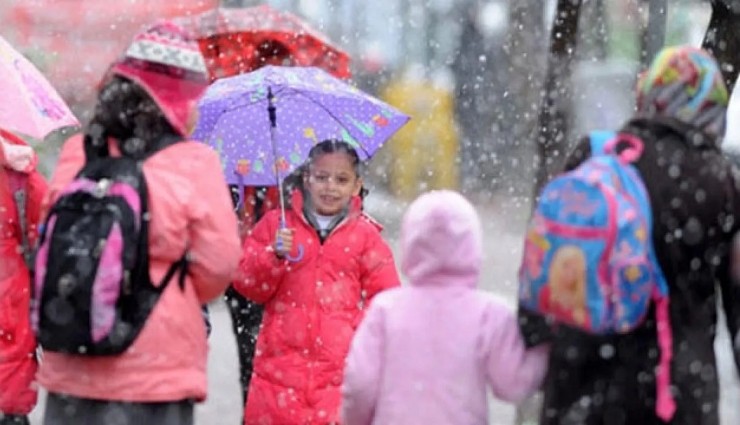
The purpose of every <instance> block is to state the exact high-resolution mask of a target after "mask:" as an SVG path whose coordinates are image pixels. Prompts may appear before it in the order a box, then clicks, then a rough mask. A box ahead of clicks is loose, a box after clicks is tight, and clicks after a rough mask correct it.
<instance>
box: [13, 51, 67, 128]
mask: <svg viewBox="0 0 740 425" xmlns="http://www.w3.org/2000/svg"><path fill="white" fill-rule="evenodd" d="M0 93H2V99H3V100H2V102H0V127H1V128H4V129H7V130H10V131H14V132H18V133H22V134H25V135H28V136H31V137H35V138H37V139H43V138H44V137H45V136H46V135H47V134H49V133H51V132H52V131H54V130H57V129H59V128H62V127H68V126H78V125H79V122H78V121H77V118H75V116H74V115H73V114H72V112H71V111H70V110H69V108H68V107H67V105H66V104H65V103H64V101H63V100H62V98H61V96H59V93H57V91H56V90H55V89H54V87H52V86H51V84H50V83H49V82H48V81H47V80H46V78H45V77H44V76H43V75H42V74H41V72H39V70H38V69H36V67H34V66H33V64H31V62H29V61H28V60H27V59H26V58H25V57H23V55H21V54H20V53H19V52H18V51H16V50H15V49H13V47H12V46H11V45H10V44H9V43H8V42H7V41H5V39H4V38H2V37H0Z"/></svg>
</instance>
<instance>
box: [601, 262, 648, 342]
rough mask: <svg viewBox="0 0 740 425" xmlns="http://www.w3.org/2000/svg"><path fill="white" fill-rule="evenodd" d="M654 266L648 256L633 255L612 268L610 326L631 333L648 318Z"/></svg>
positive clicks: (614, 264) (613, 264)
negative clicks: (646, 315)
mask: <svg viewBox="0 0 740 425" xmlns="http://www.w3.org/2000/svg"><path fill="white" fill-rule="evenodd" d="M651 270H652V269H651V264H650V262H649V260H648V259H647V258H646V257H645V256H633V257H629V258H626V259H624V260H621V261H615V262H613V263H612V265H611V279H612V282H614V284H613V285H612V286H611V288H612V291H613V292H614V293H613V294H611V297H609V299H610V300H612V305H613V309H612V315H611V317H610V319H609V320H610V322H611V327H612V328H613V329H614V330H615V331H616V332H629V331H631V330H632V329H634V328H635V327H637V326H638V325H639V324H640V323H642V320H643V319H644V318H645V314H646V313H647V311H648V309H649V306H650V305H649V304H650V302H651V299H652V295H653V294H652V288H653V286H652V285H651V284H650V283H651V279H652V271H651Z"/></svg>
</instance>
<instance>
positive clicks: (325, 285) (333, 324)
mask: <svg viewBox="0 0 740 425" xmlns="http://www.w3.org/2000/svg"><path fill="white" fill-rule="evenodd" d="M360 165H361V164H360V160H359V157H358V156H357V152H356V151H355V150H354V149H353V148H352V147H351V146H350V145H349V144H347V143H346V142H343V141H337V140H325V141H323V142H321V143H318V144H317V145H316V146H314V147H313V149H311V151H310V153H309V158H308V161H307V167H306V168H305V171H304V174H303V176H302V177H303V178H302V180H303V185H302V186H303V187H302V188H301V187H297V188H296V189H295V190H294V191H293V192H292V201H291V206H290V208H289V210H288V211H286V219H287V229H281V226H280V221H281V214H280V210H273V211H269V212H268V213H267V214H266V215H265V216H264V217H263V218H262V220H260V222H259V223H257V225H256V226H255V228H254V229H253V231H252V232H251V234H250V235H249V236H248V237H247V239H246V241H245V244H244V257H243V259H242V261H241V264H240V272H241V276H240V277H239V279H237V281H236V282H235V285H234V286H235V288H236V289H237V290H238V291H239V292H241V293H242V294H243V295H244V296H245V297H247V298H248V299H250V300H252V301H254V302H257V303H260V304H264V307H265V310H264V319H263V324H262V330H261V331H260V334H259V337H258V340H257V352H256V355H255V358H254V372H253V374H252V379H251V382H250V386H249V397H248V398H247V403H246V413H245V424H257V423H273V424H330V423H338V422H339V402H340V385H341V383H342V369H343V365H344V358H345V356H346V354H347V351H348V350H349V344H350V340H351V339H352V335H353V334H354V331H355V329H356V327H357V325H358V324H359V322H360V320H361V318H362V315H363V312H364V310H365V308H366V307H367V305H368V302H370V300H372V299H373V297H374V296H375V294H377V293H378V292H380V291H382V290H384V289H387V288H390V287H394V286H398V284H399V279H398V275H397V273H396V269H395V265H394V262H393V256H392V254H391V250H390V249H389V247H388V245H387V244H386V243H385V242H384V241H383V239H382V238H381V236H380V226H379V225H378V224H377V223H375V222H374V221H372V220H371V219H370V218H369V217H367V216H366V215H364V214H363V213H362V211H361V204H362V201H361V199H360V197H359V195H360V192H361V190H362V179H361V177H360Z"/></svg>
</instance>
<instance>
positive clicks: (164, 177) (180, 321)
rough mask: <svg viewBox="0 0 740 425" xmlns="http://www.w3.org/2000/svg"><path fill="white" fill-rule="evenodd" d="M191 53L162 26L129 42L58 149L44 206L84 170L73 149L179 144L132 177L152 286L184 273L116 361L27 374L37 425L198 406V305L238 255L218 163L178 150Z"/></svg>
mask: <svg viewBox="0 0 740 425" xmlns="http://www.w3.org/2000/svg"><path fill="white" fill-rule="evenodd" d="M157 52H159V54H157ZM162 52H169V53H170V55H169V56H168V55H163V54H162ZM199 55H200V51H199V50H198V47H197V45H196V44H195V42H194V41H193V40H192V39H190V38H189V36H188V35H187V34H185V33H183V32H182V30H180V29H179V28H178V27H176V26H174V25H170V24H161V23H160V24H155V25H153V26H151V27H149V28H148V29H147V30H145V31H144V32H143V33H139V34H137V35H136V36H135V38H134V42H133V43H132V45H131V46H130V47H129V49H128V50H127V51H126V54H124V55H123V57H121V58H120V59H118V60H117V61H116V62H115V63H114V64H113V65H112V67H111V69H110V71H109V74H108V75H107V76H106V77H105V79H104V81H103V84H102V86H101V89H100V91H99V93H98V102H97V105H96V107H95V112H94V114H93V117H92V120H91V122H90V124H89V125H88V127H87V130H86V134H84V135H79V136H76V137H73V138H72V139H70V140H68V141H67V142H66V143H65V144H64V147H63V148H62V152H61V155H60V157H59V163H58V164H57V167H56V170H55V172H54V177H53V178H52V180H51V184H50V191H49V195H48V196H47V199H48V205H51V204H53V203H54V202H55V201H56V200H57V199H58V198H59V197H60V196H61V192H62V191H63V190H64V188H65V187H67V186H68V184H69V182H70V181H72V179H73V178H74V176H75V175H76V174H77V172H78V171H79V170H80V168H82V166H83V164H84V163H85V148H86V147H87V146H85V145H84V144H83V143H84V142H83V141H84V139H88V138H89V139H88V140H90V141H91V142H92V143H91V145H92V146H105V145H106V144H107V147H108V148H109V149H111V154H112V155H118V154H122V155H126V154H130V153H132V152H133V153H135V152H136V148H145V149H148V148H153V147H154V146H156V143H157V141H159V140H162V139H164V138H170V139H173V138H174V139H179V140H181V141H179V142H177V143H175V144H174V145H173V146H171V147H169V148H167V149H164V150H161V151H159V152H157V153H156V154H154V155H152V156H151V157H149V158H148V159H146V160H145V161H143V163H142V167H143V173H144V175H145V176H146V181H147V190H148V193H149V196H148V199H147V200H148V203H149V214H150V220H149V227H148V232H149V233H148V239H149V271H150V274H151V277H152V280H153V281H154V282H162V281H163V277H164V275H165V273H166V271H167V270H168V269H170V267H172V264H173V262H176V261H177V260H178V257H180V256H181V255H182V254H183V253H184V252H186V251H187V253H188V272H187V274H186V275H185V277H184V280H183V282H182V286H181V285H179V284H178V285H174V284H170V285H168V286H167V287H166V288H165V290H164V291H163V293H162V296H161V298H160V299H159V300H158V301H157V303H156V305H155V306H154V308H153V310H152V312H151V314H150V315H149V317H148V318H147V322H146V324H145V325H144V327H143V328H142V330H141V332H140V333H139V334H138V336H137V337H136V339H135V340H134V341H133V343H132V345H131V346H130V347H128V348H127V349H126V351H124V352H123V353H121V354H118V355H114V356H84V355H74V354H64V353H59V352H51V351H45V352H44V361H43V362H42V363H41V365H40V367H39V373H38V379H39V382H40V384H41V385H42V386H44V387H45V388H46V389H47V390H48V392H49V395H48V398H47V400H46V409H45V412H44V422H43V423H44V425H71V424H74V425H77V424H103V423H106V424H111V423H127V424H131V423H140V424H159V425H169V424H177V425H190V424H192V423H193V415H194V403H195V402H200V401H203V400H205V398H206V394H207V377H206V357H207V353H208V345H207V342H206V328H205V326H204V324H203V317H202V313H201V306H202V305H203V304H206V303H207V302H209V301H210V300H212V299H215V298H216V297H218V296H219V295H220V294H221V293H222V292H223V291H224V290H225V289H226V286H227V285H228V283H229V280H230V279H231V277H232V276H233V274H234V270H235V268H236V265H237V263H238V260H239V254H240V249H239V248H240V247H239V238H238V236H237V223H236V217H235V216H234V214H233V212H232V210H231V207H230V202H229V194H228V190H227V188H226V182H225V180H224V177H223V173H222V172H221V166H220V164H219V160H218V156H217V155H216V153H215V152H214V151H213V150H212V149H210V148H208V147H207V146H206V145H204V144H203V143H197V142H194V141H182V139H183V138H185V137H186V135H187V134H190V132H191V128H190V127H191V123H192V121H193V114H194V108H195V105H196V102H197V100H198V99H199V98H200V96H201V95H202V93H203V92H204V91H205V89H206V87H207V79H206V76H205V74H204V73H202V72H199V71H197V70H194V69H193V66H194V65H197V64H198V63H201V61H202V58H200V59H198V56H199ZM173 58H175V59H177V58H179V59H178V60H175V59H173ZM185 59H187V60H185ZM162 61H165V62H162ZM101 130H102V131H101ZM83 137H84V138H83ZM142 142H143V143H142ZM193 176H197V178H193Z"/></svg>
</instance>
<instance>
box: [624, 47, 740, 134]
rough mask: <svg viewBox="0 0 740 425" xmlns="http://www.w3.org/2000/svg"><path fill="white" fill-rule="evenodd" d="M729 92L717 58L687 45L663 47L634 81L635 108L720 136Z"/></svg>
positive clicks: (650, 114) (723, 128)
mask: <svg viewBox="0 0 740 425" xmlns="http://www.w3.org/2000/svg"><path fill="white" fill-rule="evenodd" d="M728 100H729V96H728V93H727V87H726V86H725V83H724V81H723V80H722V74H721V73H720V70H719V67H718V66H717V62H716V61H715V60H714V58H712V56H711V55H709V53H707V52H705V51H703V50H701V49H697V48H695V47H690V46H678V47H667V48H664V49H663V50H662V51H661V52H660V53H658V55H657V56H656V58H655V60H654V61H653V63H652V65H651V66H650V68H649V69H648V70H647V72H646V73H645V74H644V75H643V76H642V78H640V81H639V82H638V84H637V108H638V110H639V112H640V113H642V114H644V115H647V116H654V115H656V116H662V117H668V118H674V119H677V120H679V121H682V122H684V123H687V124H691V125H693V126H694V127H696V128H698V129H701V130H703V131H704V132H706V133H708V134H711V135H714V136H721V135H722V134H723V133H724V130H725V120H726V112H727V103H728Z"/></svg>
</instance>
